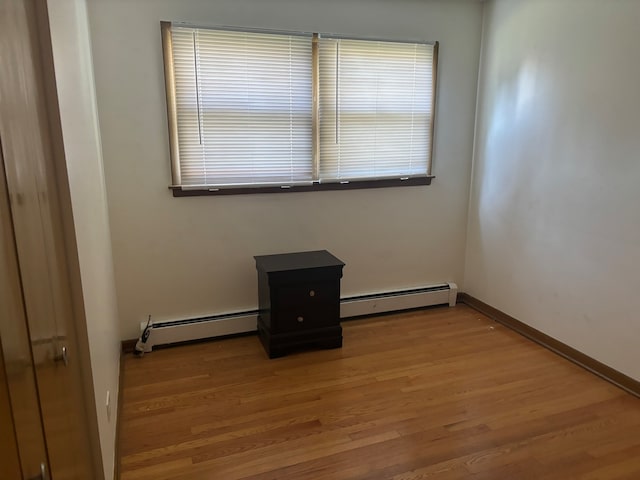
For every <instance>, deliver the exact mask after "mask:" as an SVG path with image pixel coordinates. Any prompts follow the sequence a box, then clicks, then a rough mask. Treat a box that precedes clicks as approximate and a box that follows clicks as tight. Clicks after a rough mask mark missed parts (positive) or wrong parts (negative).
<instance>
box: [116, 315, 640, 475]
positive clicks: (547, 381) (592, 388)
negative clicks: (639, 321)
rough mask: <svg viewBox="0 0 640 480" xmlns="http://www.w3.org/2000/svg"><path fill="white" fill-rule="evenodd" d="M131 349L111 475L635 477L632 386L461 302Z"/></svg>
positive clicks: (637, 454) (636, 413)
mask: <svg viewBox="0 0 640 480" xmlns="http://www.w3.org/2000/svg"><path fill="white" fill-rule="evenodd" d="M342 325H343V328H344V347H343V348H342V349H337V350H324V351H307V352H300V353H296V354H293V355H290V356H287V357H284V358H280V359H275V360H269V359H267V357H266V355H265V353H264V351H263V350H262V347H261V345H260V342H259V341H258V338H257V337H255V336H250V337H242V338H235V339H229V340H221V341H214V342H209V343H200V344H196V345H189V346H182V347H176V348H170V349H165V350H158V351H154V352H152V353H150V354H148V355H145V356H144V357H143V358H141V359H140V358H133V357H128V358H126V361H125V366H124V392H123V394H124V397H123V398H124V399H123V406H122V410H121V435H120V437H121V442H120V446H119V448H120V453H121V459H120V461H121V464H120V465H121V467H120V468H121V478H122V480H134V479H149V480H151V479H153V480H161V479H181V480H195V479H202V480H205V479H206V480H211V479H222V480H232V479H240V478H243V479H244V478H250V479H273V480H276V479H277V480H284V479H291V480H302V479H313V480H340V479H354V480H355V479H358V480H372V479H394V480H409V479H425V478H429V479H437V480H448V479H466V478H471V479H481V478H482V479H491V480H497V479H514V480H522V479H558V480H568V479H574V478H579V479H603V480H604V479H606V480H612V479H623V478H624V479H640V399H638V398H635V397H633V396H631V395H629V394H627V393H625V392H623V391H622V390H620V389H618V388H616V387H614V386H612V385H610V384H609V383H607V382H605V381H603V380H601V379H599V378H598V377H595V376H594V375H592V374H590V373H588V372H586V371H585V370H583V369H581V368H580V367H578V366H576V365H574V364H572V363H570V362H568V361H567V360H564V359H563V358H561V357H559V356H557V355H555V354H553V353H551V352H549V351H548V350H546V349H544V348H542V347H540V346H538V345H536V344H533V343H531V342H530V341H528V340H526V339H524V338H523V337H520V336H519V335H518V334H515V333H513V332H512V331H510V330H508V329H506V328H505V327H502V326H500V325H498V324H496V323H494V322H492V321H490V320H489V319H487V318H486V317H484V316H482V315H481V314H479V313H477V312H475V311H474V310H471V309H470V308H468V307H465V306H457V307H455V308H447V307H443V308H437V309H431V310H425V311H420V312H417V313H416V312H413V313H405V314H400V315H393V316H384V317H377V318H369V319H364V320H353V321H349V322H343V324H342Z"/></svg>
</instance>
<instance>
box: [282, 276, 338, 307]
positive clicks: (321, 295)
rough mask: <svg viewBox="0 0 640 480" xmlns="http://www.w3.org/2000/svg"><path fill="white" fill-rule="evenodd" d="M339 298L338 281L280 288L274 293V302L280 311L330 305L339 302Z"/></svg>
mask: <svg viewBox="0 0 640 480" xmlns="http://www.w3.org/2000/svg"><path fill="white" fill-rule="evenodd" d="M339 298H340V283H339V282H338V281H332V282H309V283H305V284H302V285H291V286H281V287H279V288H278V289H277V291H276V302H277V305H278V307H279V308H282V309H290V308H297V307H302V306H304V307H305V308H315V307H317V306H324V305H327V304H329V305H331V304H332V303H335V302H336V300H338V301H339Z"/></svg>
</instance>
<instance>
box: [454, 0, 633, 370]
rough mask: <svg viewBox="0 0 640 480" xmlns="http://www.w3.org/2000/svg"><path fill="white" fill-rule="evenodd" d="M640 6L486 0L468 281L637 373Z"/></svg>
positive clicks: (484, 295)
mask: <svg viewBox="0 0 640 480" xmlns="http://www.w3.org/2000/svg"><path fill="white" fill-rule="evenodd" d="M638 25H640V2H637V1H632V0H628V1H625V0H620V1H616V2H603V1H601V0H530V1H516V0H500V1H492V2H490V3H488V4H487V5H486V10H485V19H484V39H483V54H482V67H481V74H480V77H481V78H480V89H479V111H478V125H477V144H476V150H475V159H474V175H473V185H472V194H471V202H470V211H469V230H468V244H467V256H466V272H465V282H464V290H465V291H466V292H468V293H469V294H471V295H473V296H475V297H477V298H479V299H480V300H482V301H484V302H486V303H488V304H490V305H492V306H494V307H496V308H498V309H500V310H502V311H504V312H506V313H508V314H509V315H512V316H514V317H515V318H518V319H519V320H521V321H523V322H525V323H527V324H528V325H531V326H532V327H534V328H536V329H538V330H541V331H542V332H544V333H546V334H548V335H551V336H552V337H554V338H556V339H558V340H560V341H562V342H564V343H566V344H568V345H570V346H572V347H574V348H576V349H577V350H579V351H581V352H583V353H585V354H587V355H589V356H591V357H593V358H595V359H597V360H599V361H600V362H603V363H605V364H607V365H609V366H611V367H613V368H615V369H617V370H619V371H621V372H623V373H625V374H627V375H629V376H631V377H633V378H635V379H637V380H640V353H639V352H640V350H639V349H638V341H639V339H640V322H639V321H638V311H640V296H639V295H638V287H639V286H640V281H639V280H638V272H639V271H640V210H639V206H640V188H639V186H638V181H640V159H639V152H640V134H639V132H640V94H639V93H638V86H639V85H640V63H639V62H638V58H639V57H638Z"/></svg>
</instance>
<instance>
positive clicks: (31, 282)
mask: <svg viewBox="0 0 640 480" xmlns="http://www.w3.org/2000/svg"><path fill="white" fill-rule="evenodd" d="M45 7H46V5H45V3H44V1H40V0H0V63H1V64H2V75H0V142H1V145H2V157H3V163H4V168H3V176H2V177H3V178H0V183H4V189H5V190H6V192H5V195H4V203H5V204H6V205H3V206H1V208H3V209H4V211H3V212H2V216H3V219H2V228H3V233H4V236H6V237H7V238H8V239H9V240H10V237H11V236H12V237H13V245H14V248H13V256H14V258H13V259H12V258H11V252H10V250H11V247H10V245H9V246H7V247H6V248H4V250H3V251H2V255H3V256H4V257H5V258H3V259H2V260H1V261H2V262H3V263H6V264H11V263H14V264H15V269H14V270H16V271H17V274H16V275H17V277H16V275H14V274H11V272H10V275H9V278H7V279H6V282H5V283H3V284H2V288H3V292H2V296H3V298H2V300H4V299H5V298H7V299H8V301H9V302H12V305H13V307H12V312H13V313H11V315H9V316H7V320H6V321H5V320H3V321H2V324H0V328H1V329H2V330H0V336H2V337H3V338H2V341H3V345H4V343H5V338H4V337H5V330H6V331H7V333H6V335H7V342H6V343H7V347H8V346H9V338H10V337H11V336H14V337H15V336H16V335H22V336H24V334H25V332H26V334H27V339H26V348H24V347H25V345H24V341H22V340H21V343H20V344H19V345H21V346H22V348H21V353H16V354H17V355H18V356H19V357H20V358H21V359H26V360H24V361H23V368H22V375H23V377H24V378H23V379H22V380H23V382H24V383H25V385H22V386H20V388H18V387H19V385H18V384H17V383H16V382H12V381H9V382H8V387H9V396H10V399H11V403H12V405H14V410H13V421H14V423H15V428H16V432H17V434H16V437H17V447H18V450H19V455H20V457H21V458H22V457H23V455H24V457H25V458H29V459H31V457H32V455H31V454H30V453H29V452H25V453H23V450H24V449H25V448H30V447H27V445H28V443H25V442H23V441H21V436H27V435H32V436H34V438H35V436H36V434H35V430H36V428H35V425H36V424H40V429H41V432H43V433H44V443H45V445H46V452H47V454H48V455H47V456H48V466H49V469H48V470H50V472H51V477H52V478H53V479H54V480H66V479H69V480H85V479H94V478H99V476H98V474H97V471H98V469H97V468H95V466H96V464H95V462H94V458H93V455H92V452H93V451H95V450H96V448H95V447H96V446H95V444H93V445H92V441H94V442H95V437H94V436H92V435H91V431H90V428H89V421H88V416H87V415H88V409H87V407H88V406H90V405H92V402H93V399H92V398H87V396H86V389H85V388H84V387H83V378H87V375H86V373H87V372H86V371H85V372H84V377H83V372H82V369H90V366H89V365H82V364H81V362H80V358H81V356H80V354H79V352H80V349H79V343H78V338H77V335H76V328H75V327H76V326H75V317H74V312H73V307H72V305H73V304H72V301H71V300H72V298H71V290H70V276H69V271H68V263H67V257H66V250H65V248H66V244H65V237H64V231H63V228H62V211H61V210H60V202H59V191H58V188H68V187H67V186H66V185H60V184H59V183H58V181H57V179H58V178H60V176H59V175H58V173H59V172H57V171H56V167H60V166H59V165H58V166H56V159H55V158H54V155H53V147H52V137H51V129H50V123H49V122H50V121H51V118H53V117H54V116H52V115H50V113H51V112H48V111H47V104H48V103H47V101H46V100H47V98H45V82H46V81H47V75H46V73H47V72H46V69H45V68H44V64H43V59H44V58H45V55H46V53H47V52H43V49H42V48H41V42H43V41H46V39H47V38H48V37H47V35H46V34H45V35H43V32H42V27H41V25H42V21H41V20H42V14H43V11H44V10H43V9H44V8H45ZM48 91H49V92H51V89H49V90H48ZM0 193H1V192H0ZM1 202H2V200H0V203H1ZM5 212H6V213H5ZM9 240H7V243H10V242H9ZM5 284H6V285H5ZM19 300H21V301H22V302H21V303H22V304H21V305H19V303H20V302H19ZM3 303H4V301H3ZM20 310H22V314H21V315H20V314H19V312H20ZM16 312H18V313H16ZM3 317H4V315H3ZM16 332H17V333H16ZM27 352H28V355H27ZM4 353H5V355H6V356H9V354H8V352H7V349H6V348H5V349H4ZM9 358H10V359H11V361H9V360H8V359H7V357H5V360H7V362H6V365H5V369H6V371H7V372H9V371H11V368H12V366H13V365H14V362H13V353H12V354H11V356H10V357H9ZM34 378H35V386H36V387H37V389H36V391H37V397H36V399H35V402H37V409H38V410H39V412H40V418H38V419H37V422H36V418H35V417H34V416H33V413H34V411H33V410H34V409H33V408H32V406H33V405H32V404H33V402H34V400H33V398H32V395H31V393H32V391H31V390H30V386H33V385H32V383H33V379H34ZM89 378H90V376H89ZM30 382H31V383H30ZM21 395H22V396H23V397H24V398H22V397H21ZM21 401H24V402H25V403H24V404H23V403H21ZM27 405H28V408H25V410H26V411H25V413H24V414H25V416H27V417H29V419H30V420H31V421H33V424H34V426H25V422H24V421H23V420H21V419H20V418H19V417H20V414H21V413H20V411H18V410H19V409H20V408H23V407H26V406H27ZM28 428H31V430H30V432H31V433H27V431H26V430H24V429H28ZM38 443H39V440H37V441H36V442H35V444H36V445H38ZM40 453H41V452H40V451H38V452H37V454H38V455H40ZM36 456H37V455H36V453H34V454H33V458H34V459H35V458H36ZM40 456H41V455H40ZM22 463H23V465H22V468H23V475H24V478H32V477H36V476H37V475H38V471H39V469H40V464H38V465H36V466H35V467H32V465H31V463H29V465H26V460H25V461H23V462H22ZM44 463H45V466H46V460H45V461H44ZM33 468H35V469H36V471H35V472H34V470H33Z"/></svg>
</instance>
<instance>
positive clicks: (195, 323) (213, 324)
mask: <svg viewBox="0 0 640 480" xmlns="http://www.w3.org/2000/svg"><path fill="white" fill-rule="evenodd" d="M457 294H458V286H457V285H456V284H455V283H442V284H438V285H432V286H428V287H421V288H413V289H409V290H396V291H390V292H380V293H372V294H367V295H358V296H352V297H344V298H341V299H340V318H343V319H347V318H353V317H361V316H364V315H374V314H378V313H389V312H397V311H401V310H410V309H413V308H422V307H430V306H435V305H449V306H451V307H453V306H454V305H455V304H456V297H457ZM257 320H258V310H248V311H244V312H234V313H225V314H221V315H210V316H206V317H198V318H190V319H184V320H166V321H159V322H153V323H152V325H151V329H150V332H149V336H148V338H147V341H146V343H145V344H144V351H145V352H150V351H151V350H152V349H153V347H158V346H163V345H171V344H175V343H182V342H189V341H194V340H204V339H207V338H215V337H224V336H227V335H235V334H241V333H250V332H255V331H256V322H257ZM146 325H147V323H146V322H142V323H141V324H140V332H142V331H143V330H144V328H145V327H146Z"/></svg>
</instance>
